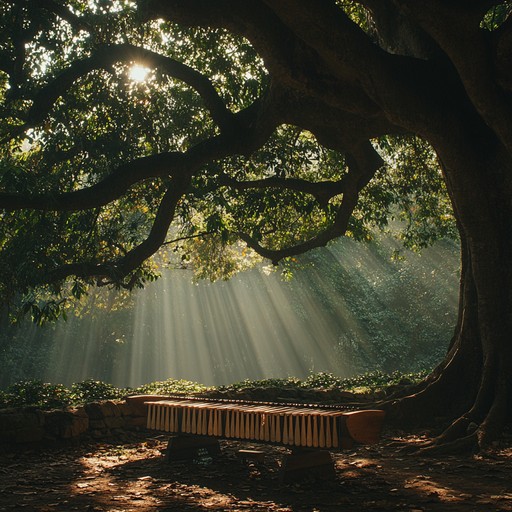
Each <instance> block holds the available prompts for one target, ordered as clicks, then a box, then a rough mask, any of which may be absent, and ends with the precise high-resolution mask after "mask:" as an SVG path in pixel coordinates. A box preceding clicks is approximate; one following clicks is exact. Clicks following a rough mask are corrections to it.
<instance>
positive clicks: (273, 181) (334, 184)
mask: <svg viewBox="0 0 512 512" xmlns="http://www.w3.org/2000/svg"><path fill="white" fill-rule="evenodd" d="M219 181H220V183H221V185H226V186H228V187H231V188H234V189H236V190H251V189H260V190H264V189H269V188H276V189H286V190H295V191H296V192H303V193H305V194H310V195H312V196H313V197H314V198H315V199H316V200H317V201H318V203H319V204H320V205H321V206H326V205H327V203H328V202H329V200H330V199H331V198H332V197H334V196H337V195H339V194H342V193H343V191H344V188H345V187H344V181H343V180H340V181H322V182H311V181H307V180H302V179H299V178H279V177H277V176H272V177H270V178H264V179H260V180H252V181H251V180H247V181H237V180H235V179H234V178H231V177H229V176H222V177H221V178H220V180H219Z"/></svg>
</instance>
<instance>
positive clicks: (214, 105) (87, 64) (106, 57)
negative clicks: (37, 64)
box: [22, 44, 234, 130]
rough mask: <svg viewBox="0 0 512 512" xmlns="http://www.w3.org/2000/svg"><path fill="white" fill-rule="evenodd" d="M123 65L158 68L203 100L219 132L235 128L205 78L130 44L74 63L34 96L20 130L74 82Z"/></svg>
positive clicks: (105, 49)
mask: <svg viewBox="0 0 512 512" xmlns="http://www.w3.org/2000/svg"><path fill="white" fill-rule="evenodd" d="M126 61H138V62H141V63H142V64H144V65H147V66H149V67H159V68H161V69H162V71H163V72H164V73H166V74H168V75H170V76H172V77H174V78H177V79H178V80H182V81H183V82H185V83H187V84H188V85H190V86H191V87H192V88H194V89H195V90H196V91H197V92H198V94H199V95H200V96H201V97H202V99H203V101H204V103H205V105H206V107H207V108H208V109H209V111H210V113H211V115H212V118H213V120H214V121H215V122H216V123H217V124H218V125H219V127H220V128H221V129H224V130H227V129H230V128H234V127H233V124H234V114H233V113H232V112H231V111H229V110H228V109H227V108H226V105H225V104H224V102H223V100H222V98H221V97H220V96H219V95H218V93H217V91H216V90H215V87H214V86H213V84H212V83H211V82H210V80H209V79H208V78H207V77H205V76H204V75H202V74H201V73H199V72H198V71H196V70H194V69H192V68H191V67H189V66H187V65H185V64H182V63H181V62H178V61H176V60H174V59H172V58H170V57H166V56H164V55H160V54H158V53H155V52H152V51H151V50H146V49H144V48H138V47H136V46H133V45H130V44H119V45H107V46H102V47H99V48H98V49H97V50H96V51H95V52H94V53H93V54H92V55H91V56H90V57H87V58H85V59H82V60H77V61H75V62H73V63H72V64H71V65H70V66H69V68H67V69H66V70H64V71H63V72H62V73H60V74H59V75H58V76H56V77H55V79H54V80H52V81H51V82H50V83H49V84H47V85H46V86H44V87H42V88H41V89H40V90H39V91H38V92H37V93H36V95H35V96H34V102H33V104H32V107H31V108H30V110H29V112H28V115H27V120H26V123H25V125H24V126H23V128H22V129H23V130H26V129H28V128H32V127H33V126H35V125H36V124H38V123H40V122H41V121H42V120H43V119H44V118H45V116H46V115H47V114H48V113H49V112H50V110H51V108H52V107H53V105H54V104H55V102H56V101H57V99H58V98H59V97H60V96H62V95H63V94H65V92H66V91H67V90H68V89H69V88H70V87H71V86H72V85H73V84H74V83H75V81H76V80H77V79H79V78H81V77H82V76H85V75H86V74H88V73H90V72H91V71H93V70H96V69H105V70H109V69H110V67H111V66H112V65H113V64H115V63H116V62H126Z"/></svg>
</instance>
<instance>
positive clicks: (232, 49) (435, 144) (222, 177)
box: [0, 0, 512, 444]
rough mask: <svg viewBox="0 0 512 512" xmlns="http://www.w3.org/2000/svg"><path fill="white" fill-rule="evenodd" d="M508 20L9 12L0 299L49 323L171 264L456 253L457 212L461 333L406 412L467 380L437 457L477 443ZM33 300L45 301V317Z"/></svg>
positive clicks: (412, 5) (15, 8) (303, 9)
mask: <svg viewBox="0 0 512 512" xmlns="http://www.w3.org/2000/svg"><path fill="white" fill-rule="evenodd" d="M510 11H511V4H510V2H508V1H501V2H496V0H494V1H492V2H490V1H487V0H479V1H475V2H471V3H468V2H464V3H463V2H457V1H449V2H446V1H441V0H434V1H430V2H424V1H418V0H359V1H357V2H354V1H348V0H339V1H336V0H322V1H320V2H319V1H313V0H299V1H297V0H295V1H293V2H292V1H289V0H246V1H239V0H220V1H217V2H209V1H206V0H186V1H185V0H172V1H164V0H139V1H128V0H117V1H112V2H110V1H109V2H107V1H105V0H69V1H64V0H44V1H40V2H34V1H30V0H21V1H19V0H17V1H14V0H6V1H4V2H3V3H2V5H1V6H0V16H1V18H0V23H1V25H2V33H1V36H0V69H1V74H0V94H1V109H2V114H3V115H2V121H1V126H0V130H1V134H0V140H1V149H0V151H1V166H2V169H1V176H0V187H1V191H0V208H1V209H2V224H1V226H0V231H1V235H0V240H1V247H0V251H1V254H0V257H1V267H0V287H1V292H2V297H3V298H4V300H5V302H9V301H11V302H12V301H20V300H21V301H22V302H23V303H24V304H25V306H24V308H25V310H29V309H32V311H33V314H34V315H36V316H39V317H42V316H47V317H51V316H57V315H58V314H59V312H60V310H61V307H62V304H63V301H65V298H66V296H67V295H73V296H75V297H77V298H78V297H80V296H81V295H82V294H83V293H84V292H85V290H86V287H87V285H89V284H92V283H94V284H98V285H103V286H105V285H111V286H118V287H126V288H128V289H130V288H133V287H134V286H140V285H142V284H143V283H144V281H145V280H147V279H152V278H153V277H154V275H155V269H154V267H152V264H151V262H150V258H151V256H153V255H154V254H155V253H156V252H157V251H158V250H159V249H160V248H161V247H163V246H165V247H166V248H168V249H169V250H170V252H173V253H174V254H175V256H174V257H175V258H177V261H179V262H182V263H183V264H187V261H188V260H193V261H196V262H204V261H207V262H208V265H204V263H203V264H202V268H203V270H204V275H209V276H211V277H214V278H215V277H219V276H228V275H230V274H231V273H232V272H234V271H235V270H236V268H238V267H239V265H240V264H241V263H240V262H241V261H242V260H243V258H244V257H245V256H246V255H247V254H248V249H250V250H251V251H253V252H254V253H257V254H258V255H260V256H261V257H264V258H267V259H269V260H270V261H272V262H273V263H278V262H280V261H283V260H286V259H288V258H292V257H294V256H296V255H298V254H301V253H304V252H306V251H309V250H311V249H314V248H316V247H320V246H323V245H326V244H327V243H328V242H329V241H331V240H333V239H334V238H336V237H339V236H342V235H351V236H354V237H356V238H359V239H364V238H367V237H369V236H371V229H372V228H373V227H383V226H385V225H386V224H387V222H388V220H389V219H390V218H393V217H395V218H399V219H400V220H401V221H402V222H403V223H404V226H405V231H404V234H403V238H404V240H405V241H406V243H408V244H409V245H415V244H420V245H421V244H424V243H427V242H428V241H431V240H433V239H435V238H436V237H439V236H444V235H446V234H453V231H454V221H453V218H452V208H453V212H454V216H455V224H456V226H457V231H458V234H459V236H460V238H461V243H462V278H461V303H460V314H459V321H458V325H457V327H456V332H455V336H454V339H453V340H452V344H451V348H450V352H449V355H448V356H447V358H446V360H445V361H444V362H443V363H442V364H441V365H440V367H439V369H438V370H437V371H436V372H434V374H433V375H432V376H431V378H430V380H429V381H428V383H427V384H428V385H426V387H425V388H424V389H422V390H419V391H418V393H419V397H418V396H417V395H415V396H414V399H410V398H411V397H409V399H407V398H406V399H404V400H402V401H400V404H401V410H407V407H408V405H407V404H410V403H419V401H421V400H426V401H427V402H429V403H430V402H431V399H430V398H428V397H431V396H434V392H433V391H432V390H438V389H440V388H442V387H443V386H447V385H450V386H453V376H457V378H458V379H459V381H460V384H459V385H460V397H459V398H458V399H457V400H456V405H457V408H459V409H461V410H460V413H461V417H460V418H459V420H460V421H459V420H458V421H456V422H455V424H454V426H453V428H451V429H449V430H448V431H449V432H450V434H447V436H446V439H448V438H449V439H450V440H451V439H452V438H453V437H457V438H463V439H464V442H465V443H466V442H467V443H470V442H474V441H475V439H478V441H479V442H480V444H484V442H485V441H486V440H488V439H490V438H491V437H492V436H494V435H495V433H496V432H498V431H499V430H500V428H501V426H502V425H503V423H504V421H505V417H506V416H507V414H508V412H509V405H507V404H509V398H508V397H509V396H510V393H511V392H512V390H511V384H510V381H509V379H507V378H506V377H505V374H506V372H505V366H506V365H509V367H510V368H512V354H511V351H512V349H511V347H510V343H509V341H508V340H509V336H510V334H512V332H511V331H512V326H511V325H510V322H511V321H510V320H507V321H506V322H503V321H502V320H503V318H510V317H511V315H509V314H508V313H509V309H510V304H511V301H510V292H509V291H507V287H506V285H505V283H506V282H507V281H508V280H512V275H511V274H512V273H511V272H510V264H509V261H510V255H511V253H512V246H511V244H510V242H506V241H505V240H507V239H508V240H510V239H512V237H510V236H509V235H510V229H511V226H510V214H511V213H512V212H510V209H511V208H512V202H511V197H510V191H511V185H512V183H511V179H510V178H511V176H510V171H511V168H512V164H511V161H512V157H511V153H512V127H511V123H510V119H511V118H512V117H511V99H512V98H511V91H512V75H511V71H510V70H511V69H512V67H511V66H510V57H511V54H512V52H511V51H510V50H511V46H512V18H511V17H510V16H509V14H510ZM445 186H446V188H447V194H448V195H446V194H445V192H444V190H445V189H444V187H445ZM448 197H449V199H448ZM510 289H512V288H510V287H508V290H510ZM41 294H42V295H45V294H46V295H47V298H48V297H50V296H51V297H53V299H52V300H50V301H46V302H45V303H44V306H38V300H39V297H40V296H42V295H41ZM498 305H499V307H498ZM499 322H500V328H499V329H498V328H497V327H496V325H498V323H499ZM504 354H506V357H504ZM499 361H501V363H500V362H499ZM503 361H507V363H506V364H505V363H503ZM500 365H501V366H500ZM498 366H499V367H500V368H499V369H498ZM475 368H476V371H475ZM469 381H471V385H469V384H468V382H469ZM453 396H454V400H455V397H456V396H457V397H458V396H459V395H458V394H457V393H455V392H454V393H453ZM464 411H466V412H464ZM473 424H476V425H477V426H478V428H477V429H474V431H471V432H467V431H466V429H467V427H468V425H473ZM491 427H492V428H491ZM491 432H492V434H491ZM462 434H464V435H462Z"/></svg>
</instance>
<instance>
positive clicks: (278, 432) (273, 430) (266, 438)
mask: <svg viewBox="0 0 512 512" xmlns="http://www.w3.org/2000/svg"><path fill="white" fill-rule="evenodd" d="M146 403H147V405H148V419H147V427H148V428H149V429H152V430H160V431H164V432H170V433H176V434H191V435H199V436H212V437H219V438H225V439H241V440H252V441H260V442H266V443H276V444H282V445H287V446H290V447H307V448H323V449H337V448H340V447H341V440H340V438H341V437H342V436H343V435H345V432H347V421H346V420H347V418H349V417H350V416H351V415H354V414H357V413H363V414H364V413H370V414H366V416H368V417H369V415H372V417H377V419H378V421H377V423H379V424H378V425H377V427H372V428H371V429H370V430H372V431H373V430H375V428H377V429H378V431H379V433H380V426H381V424H382V420H383V416H384V412H383V411H352V412H346V411H345V412H344V411H341V410H339V409H328V408H320V407H302V406H290V405H287V404H278V403H275V404H270V403H262V404H258V403H254V404H251V403H250V402H249V403H248V402H245V403H236V402H235V403H231V402H219V403H216V402H212V401H201V400H195V399H185V400H183V399H176V400H169V399H166V400H160V401H154V402H146ZM359 423H360V422H359ZM372 436H373V437H375V435H374V434H372ZM352 437H353V436H352ZM363 437H364V436H363ZM377 437H378V433H377ZM368 440H370V438H369V437H368ZM360 442H361V441H360ZM362 442H364V440H363V441H362Z"/></svg>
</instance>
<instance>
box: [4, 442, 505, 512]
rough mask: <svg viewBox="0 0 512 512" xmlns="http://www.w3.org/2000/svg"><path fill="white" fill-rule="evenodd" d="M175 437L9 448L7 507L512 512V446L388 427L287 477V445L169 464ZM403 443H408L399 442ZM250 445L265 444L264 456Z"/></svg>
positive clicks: (232, 447) (236, 446)
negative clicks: (435, 441) (314, 475)
mask: <svg viewBox="0 0 512 512" xmlns="http://www.w3.org/2000/svg"><path fill="white" fill-rule="evenodd" d="M166 440H167V438H166V437H165V436H158V435H153V434H152V435H148V434H147V433H140V434H131V435H130V437H129V438H125V439H124V440H123V441H120V440H118V441H116V442H111V443H105V442H102V443H84V444H82V445H80V446H75V447H59V448H56V447H53V448H37V449H29V450H25V451H23V452H21V453H20V452H17V453H14V452H12V451H11V452H10V453H9V452H4V453H1V454H0V511H10V510H18V509H21V510H25V511H39V512H53V511H73V510H81V511H96V512H102V511H104V512H107V511H108V512H121V511H122V512H130V511H133V512H136V511H137V512H138V511H193V510H196V511H252V510H254V511H276V512H277V511H279V512H285V511H286V512H288V511H294V512H295V511H311V512H313V511H321V512H324V511H359V510H369V511H407V512H420V511H425V512H426V511H443V512H444V511H457V512H462V511H464V512H469V511H485V512H491V511H512V446H510V445H509V446H502V447H501V448H499V449H496V450H495V451H494V452H492V453H490V454H487V455H485V456H481V455H480V456H464V457H453V456H450V457H448V456H445V457H442V458H441V457H439V458H432V457H428V458H426V457H419V456H417V455H404V454H403V452H401V451H399V447H400V445H401V444H410V443H414V442H417V441H418V440H419V438H418V437H415V436H410V435H409V436H400V435H399V434H396V433H395V434H391V433H388V434H387V435H385V436H384V441H382V442H381V443H380V444H378V445H374V446H371V447H361V448H358V449H356V450H349V451H345V452H338V453H333V457H334V460H335V464H336V479H335V480H334V481H322V480H314V479H309V480H308V479H306V480H304V481H302V482H300V483H291V484H285V483H283V482H282V481H281V478H280V464H281V462H282V459H283V456H284V454H285V452H286V450H285V449H284V448H277V447H271V446H265V445H257V444H251V443H240V442H234V441H229V442H228V441H222V443H221V444H222V448H223V451H222V455H221V456H220V457H218V458H217V459H215V460H211V459H210V458H208V457H205V458H201V459H198V460H196V461H193V462H189V463H177V462H175V463H172V464H169V463H168V462H166V460H165V458H164V456H163V455H162V453H163V452H165V448H166ZM397 441H398V443H397ZM240 449H258V450H263V451H265V458H264V461H263V463H254V462H247V461H243V460H241V458H240V455H239V452H238V451H239V450H240Z"/></svg>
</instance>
